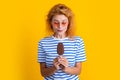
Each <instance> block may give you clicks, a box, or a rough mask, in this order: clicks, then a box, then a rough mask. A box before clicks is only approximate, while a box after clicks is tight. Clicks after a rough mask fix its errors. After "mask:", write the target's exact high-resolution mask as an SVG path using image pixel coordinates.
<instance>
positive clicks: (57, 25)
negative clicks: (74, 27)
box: [51, 15, 69, 35]
mask: <svg viewBox="0 0 120 80" xmlns="http://www.w3.org/2000/svg"><path fill="white" fill-rule="evenodd" d="M51 24H52V28H53V31H54V33H55V34H58V35H59V34H60V35H63V34H65V33H66V31H67V27H68V24H69V21H68V18H67V17H66V16H65V15H55V16H54V17H53V18H52V23H51Z"/></svg>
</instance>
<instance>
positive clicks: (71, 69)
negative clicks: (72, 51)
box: [63, 62, 82, 75]
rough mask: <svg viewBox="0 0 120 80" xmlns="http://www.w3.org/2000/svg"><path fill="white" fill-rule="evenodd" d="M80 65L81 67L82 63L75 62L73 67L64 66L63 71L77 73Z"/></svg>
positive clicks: (79, 70) (79, 71)
mask: <svg viewBox="0 0 120 80" xmlns="http://www.w3.org/2000/svg"><path fill="white" fill-rule="evenodd" d="M81 67H82V63H81V62H77V63H76V65H75V67H65V68H64V69H63V71H65V72H66V73H68V74H75V75H79V74H80V73H81Z"/></svg>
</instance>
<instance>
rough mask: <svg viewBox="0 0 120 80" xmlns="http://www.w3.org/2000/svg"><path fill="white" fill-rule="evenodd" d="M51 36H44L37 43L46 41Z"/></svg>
mask: <svg viewBox="0 0 120 80" xmlns="http://www.w3.org/2000/svg"><path fill="white" fill-rule="evenodd" d="M51 38H52V37H51V36H47V37H44V38H42V39H40V40H39V43H42V42H48V41H49V40H51Z"/></svg>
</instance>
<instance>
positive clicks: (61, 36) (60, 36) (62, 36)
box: [53, 34, 66, 39]
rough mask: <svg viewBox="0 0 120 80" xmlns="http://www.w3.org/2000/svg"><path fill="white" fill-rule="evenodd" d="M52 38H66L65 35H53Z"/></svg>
mask: <svg viewBox="0 0 120 80" xmlns="http://www.w3.org/2000/svg"><path fill="white" fill-rule="evenodd" d="M53 36H54V37H56V38H58V39H62V38H65V37H66V34H54V35H53Z"/></svg>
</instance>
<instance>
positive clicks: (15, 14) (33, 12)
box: [0, 0, 120, 80]
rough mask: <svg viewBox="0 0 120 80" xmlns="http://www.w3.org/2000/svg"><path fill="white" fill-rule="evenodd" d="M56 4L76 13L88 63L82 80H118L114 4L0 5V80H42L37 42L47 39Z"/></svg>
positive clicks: (22, 0) (100, 0)
mask: <svg viewBox="0 0 120 80" xmlns="http://www.w3.org/2000/svg"><path fill="white" fill-rule="evenodd" d="M56 3H64V4H66V5H67V6H69V7H70V8H71V9H72V10H73V12H74V13H75V20H76V26H77V31H76V35H79V36H81V37H82V38H83V39H84V42H85V49H86V54H87V61H86V62H84V63H83V66H82V73H81V75H80V78H81V80H120V76H119V74H120V65H119V63H120V62H119V61H120V59H119V58H120V28H119V27H120V24H119V23H120V16H119V15H120V12H119V11H120V7H119V4H120V3H119V2H118V1H116V0H2V1H0V80H42V79H43V78H42V76H41V75H40V69H39V64H38V63H37V46H38V41H39V40H40V39H41V38H43V37H44V36H45V35H46V32H45V26H46V25H45V19H46V15H47V12H48V10H49V9H50V8H51V7H52V6H53V5H55V4H56Z"/></svg>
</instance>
